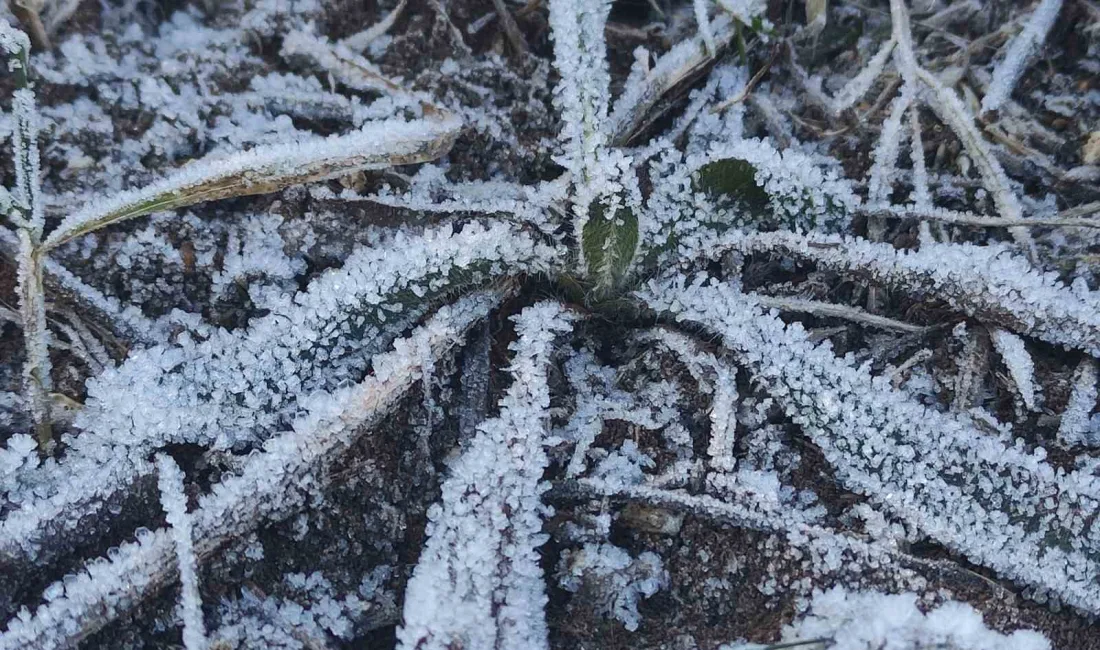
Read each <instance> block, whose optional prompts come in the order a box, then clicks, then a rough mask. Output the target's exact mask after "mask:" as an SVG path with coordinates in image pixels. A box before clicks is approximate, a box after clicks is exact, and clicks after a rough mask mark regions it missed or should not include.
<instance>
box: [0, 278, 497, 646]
mask: <svg viewBox="0 0 1100 650" xmlns="http://www.w3.org/2000/svg"><path fill="white" fill-rule="evenodd" d="M500 298H501V296H500V295H499V294H485V293H473V294H470V295H468V296H466V297H464V298H461V299H459V300H458V301H456V302H455V303H454V304H453V305H449V306H446V307H442V308H440V309H439V310H438V311H437V312H436V313H435V315H434V316H432V318H430V319H429V320H428V321H427V322H426V323H425V324H424V325H422V326H421V327H419V328H417V329H416V330H415V331H413V333H412V334H410V335H409V336H408V337H406V338H404V339H401V340H398V341H397V342H395V344H394V346H393V347H394V349H393V350H392V351H391V352H388V353H386V354H381V355H378V356H376V357H375V359H374V374H372V375H371V376H369V377H368V378H367V379H366V380H364V381H363V382H361V383H359V384H356V385H354V386H350V387H347V388H343V389H339V390H336V391H333V392H332V393H329V394H327V395H324V396H321V395H318V396H315V398H314V399H313V400H312V403H311V405H310V406H311V408H310V409H309V410H308V411H307V412H305V413H304V414H303V415H301V416H300V417H298V418H297V419H296V420H295V421H294V423H293V426H292V427H291V428H290V429H289V430H287V431H284V432H283V433H281V434H280V435H279V436H276V437H274V438H272V439H271V440H268V441H267V443H266V444H265V445H264V449H263V452H262V453H256V454H252V455H250V456H248V458H247V460H246V461H245V462H244V464H243V466H242V468H241V470H240V472H239V474H236V475H233V476H229V477H228V478H225V479H223V480H222V482H221V483H219V484H217V485H215V486H214V488H213V490H212V492H211V493H210V494H207V495H205V496H203V497H202V498H201V499H199V505H198V507H197V508H196V509H195V510H194V511H193V512H192V513H191V517H190V518H191V521H192V522H193V537H194V539H195V540H199V541H198V543H197V544H196V545H195V547H196V549H197V550H198V553H199V555H200V558H199V559H200V560H201V559H203V556H204V554H208V553H211V552H213V550H214V549H217V548H219V547H221V546H222V545H224V544H226V543H228V542H229V541H231V540H235V539H239V538H240V537H242V536H243V535H246V534H247V533H248V532H250V531H252V530H254V529H255V528H256V527H258V526H259V525H260V524H261V523H264V522H268V521H272V520H276V519H282V518H285V517H287V516H289V515H291V514H293V513H294V512H296V511H298V510H300V509H301V508H303V507H304V506H305V505H306V503H307V498H308V494H307V491H306V490H303V488H302V483H303V481H306V478H307V477H310V476H324V475H326V473H327V470H328V468H330V466H331V465H330V464H331V463H332V462H334V461H335V460H336V459H338V458H339V457H340V456H341V455H342V454H344V453H346V452H347V450H348V449H349V448H350V447H351V446H352V445H353V444H354V443H355V441H356V440H358V438H359V436H360V435H361V434H362V433H364V431H363V429H364V427H365V425H367V424H370V423H373V422H377V421H378V420H379V419H380V418H381V417H382V416H383V415H384V414H385V413H387V412H388V411H389V409H391V408H392V407H393V406H394V405H395V404H396V403H397V402H398V401H399V400H400V398H401V397H402V396H403V395H404V394H405V393H406V392H407V391H408V390H409V389H410V388H411V387H412V386H413V384H415V383H416V382H417V381H418V380H419V379H420V377H421V371H422V368H421V365H420V364H421V362H422V360H423V359H424V358H425V352H424V351H425V350H427V349H430V350H433V351H434V355H435V356H438V355H440V354H442V353H443V352H445V351H446V350H448V349H450V348H452V347H454V346H455V345H457V344H458V343H459V342H460V341H461V340H462V336H463V335H464V334H465V332H466V331H467V330H468V329H469V328H470V326H472V325H473V323H474V322H476V321H478V320H480V319H481V318H484V317H485V315H486V314H487V313H488V312H489V310H490V309H492V308H493V307H495V306H496V305H497V304H498V303H499V300H500ZM105 467H106V468H109V467H110V466H109V465H108V466H105ZM72 487H73V489H81V488H82V487H83V486H82V485H80V484H79V483H74V484H73V486H72ZM5 524H7V521H5ZM6 532H7V531H6ZM174 557H175V552H174V543H173V538H172V534H171V532H170V531H169V530H167V529H161V530H157V531H154V532H149V531H145V532H144V533H142V532H140V531H139V534H138V536H137V542H135V543H127V544H123V545H122V546H121V547H120V548H118V549H117V551H115V552H112V553H110V554H109V555H108V559H107V560H106V561H104V560H103V559H102V558H97V559H95V560H92V561H89V562H87V563H85V564H84V568H83V569H82V570H81V571H80V572H78V573H75V574H70V575H69V576H66V578H64V579H63V580H62V581H61V583H62V584H63V585H64V588H65V596H64V597H62V598H56V599H54V600H52V601H50V602H49V603H47V604H44V605H42V606H40V607H39V608H38V609H37V610H36V611H35V612H34V613H33V615H32V614H30V613H28V615H27V616H23V617H17V618H15V619H13V620H12V621H10V622H9V623H8V627H7V630H6V631H4V632H3V633H2V634H0V650H18V649H22V648H26V647H32V644H38V645H41V646H44V647H62V646H69V645H72V644H73V643H75V642H76V641H77V639H81V638H85V637H86V636H88V635H89V634H91V633H92V632H95V631H96V630H99V629H101V628H102V627H103V626H105V625H107V624H108V623H110V622H111V621H112V620H114V619H115V618H117V617H119V616H121V615H123V614H125V613H126V612H128V611H130V610H131V609H132V608H134V607H136V606H137V605H139V604H140V603H141V601H142V600H143V599H144V598H146V597H148V596H150V595H152V594H153V593H155V592H156V591H157V590H159V589H160V588H161V587H163V586H164V583H165V581H166V580H171V579H172V576H173V575H174V568H175V559H174Z"/></svg>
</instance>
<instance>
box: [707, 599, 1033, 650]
mask: <svg viewBox="0 0 1100 650" xmlns="http://www.w3.org/2000/svg"><path fill="white" fill-rule="evenodd" d="M813 642H817V643H827V644H828V647H830V648H836V649H837V650H876V649H878V648H892V649H896V650H919V649H920V648H929V647H932V648H943V649H944V650H1049V649H1050V647H1051V645H1050V641H1048V640H1047V639H1046V637H1044V636H1043V635H1042V634H1039V633H1038V632H1033V631H1031V630H1018V631H1016V632H1013V633H1011V634H1001V633H1000V632H997V631H995V630H991V629H989V628H988V627H986V625H985V623H984V622H983V621H982V615H981V614H980V613H978V612H977V611H976V610H975V609H974V608H973V607H971V606H970V605H967V604H965V603H960V602H957V601H948V602H945V603H943V604H940V605H938V606H936V607H935V608H932V609H931V610H929V611H927V612H925V611H922V609H921V608H920V607H918V603H917V597H916V595H914V594H899V595H892V594H884V593H880V592H874V591H867V592H859V591H848V590H846V589H844V588H842V587H834V588H833V589H829V590H828V591H818V592H816V593H815V594H814V596H813V600H812V601H811V603H810V610H809V612H807V613H806V614H805V615H804V616H802V617H800V618H799V619H798V620H797V621H796V622H795V623H794V624H792V625H788V626H786V627H784V628H783V637H782V641H781V643H791V644H795V643H803V644H810V643H813ZM762 647H763V646H758V645H725V646H722V648H723V649H724V650H750V648H762Z"/></svg>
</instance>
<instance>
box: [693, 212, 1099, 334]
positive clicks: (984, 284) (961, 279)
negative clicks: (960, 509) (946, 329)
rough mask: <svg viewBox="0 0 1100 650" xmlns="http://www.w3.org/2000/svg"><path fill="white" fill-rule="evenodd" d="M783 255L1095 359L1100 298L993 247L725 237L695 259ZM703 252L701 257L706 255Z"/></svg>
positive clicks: (781, 235) (706, 246) (756, 235)
mask: <svg viewBox="0 0 1100 650" xmlns="http://www.w3.org/2000/svg"><path fill="white" fill-rule="evenodd" d="M729 250H739V251H742V252H745V253H749V252H756V253H769V252H770V253H774V254H779V255H787V256H792V257H796V258H798V259H802V260H806V261H810V262H813V263H815V264H818V265H819V266H821V267H824V268H828V269H832V270H835V271H840V272H847V273H859V274H865V275H866V276H867V277H868V278H870V279H871V280H872V281H874V282H878V283H881V284H885V285H888V286H895V287H898V288H900V289H904V290H905V291H908V292H910V293H913V294H916V295H920V296H933V297H935V298H938V299H940V300H944V301H946V302H947V303H948V304H950V305H951V306H952V307H954V308H955V309H958V310H960V311H962V312H963V313H965V314H967V315H969V316H973V317H975V318H978V319H980V320H983V321H986V322H989V323H992V324H996V325H999V326H1001V327H1004V328H1008V329H1012V330H1015V331H1017V332H1019V333H1021V334H1027V335H1029V336H1033V337H1035V338H1038V339H1040V340H1043V341H1047V342H1048V343H1053V344H1056V345H1060V346H1063V347H1065V348H1079V349H1083V350H1086V351H1087V352H1089V353H1090V354H1094V355H1100V297H1098V296H1097V294H1096V292H1088V291H1086V292H1084V293H1082V292H1079V291H1075V290H1073V289H1071V288H1070V287H1067V286H1066V285H1065V284H1063V283H1062V282H1061V281H1059V280H1058V278H1057V276H1056V275H1055V274H1052V273H1040V272H1038V271H1037V270H1036V269H1035V268H1033V267H1032V266H1031V264H1029V263H1028V262H1027V261H1026V260H1024V259H1021V258H1020V257H1017V256H1015V255H1013V254H1012V253H1011V252H1010V251H1009V250H1008V249H1006V248H1005V247H1003V246H999V245H991V246H975V245H973V244H969V243H961V244H942V243H936V244H930V245H926V246H922V247H921V249H920V250H918V251H906V250H897V249H895V248H894V247H893V246H892V245H890V244H878V243H874V242H870V241H867V240H865V239H861V238H855V237H839V236H830V235H823V234H816V233H812V234H806V235H801V234H796V233H785V232H772V233H745V232H740V231H732V232H729V233H727V234H725V235H723V236H722V237H720V238H718V239H717V240H710V241H707V242H705V244H704V245H703V246H702V247H701V250H700V251H697V252H695V253H694V254H695V255H705V256H706V257H707V258H709V259H718V258H719V257H720V256H721V255H723V254H724V253H725V252H726V251H729ZM704 251H705V252H704Z"/></svg>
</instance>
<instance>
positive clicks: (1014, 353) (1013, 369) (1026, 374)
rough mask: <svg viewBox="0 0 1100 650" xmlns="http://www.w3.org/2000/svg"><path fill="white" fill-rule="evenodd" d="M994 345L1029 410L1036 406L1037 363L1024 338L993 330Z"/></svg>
mask: <svg viewBox="0 0 1100 650" xmlns="http://www.w3.org/2000/svg"><path fill="white" fill-rule="evenodd" d="M992 338H993V347H995V348H996V349H997V352H998V353H1000V355H1001V359H1002V360H1003V361H1004V364H1005V367H1006V368H1008V372H1009V374H1010V375H1011V376H1012V383H1013V384H1015V386H1016V390H1017V391H1018V392H1019V393H1020V399H1022V400H1023V401H1024V406H1026V407H1027V409H1028V410H1029V411H1034V410H1035V406H1036V401H1035V400H1036V391H1037V387H1036V385H1035V363H1034V362H1033V361H1032V360H1031V355H1030V354H1028V351H1027V347H1026V346H1025V345H1024V340H1023V339H1021V338H1020V337H1018V336H1016V335H1015V334H1013V333H1012V332H1006V331H1005V330H1002V329H998V330H994V331H993V336H992Z"/></svg>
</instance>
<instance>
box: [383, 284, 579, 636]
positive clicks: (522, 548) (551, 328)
mask: <svg viewBox="0 0 1100 650" xmlns="http://www.w3.org/2000/svg"><path fill="white" fill-rule="evenodd" d="M570 320H571V318H570V316H569V315H568V313H567V312H565V311H564V310H563V309H562V308H561V306H559V305H557V304H555V303H538V304H536V305H533V306H531V307H528V308H526V309H524V310H523V311H522V312H520V314H519V315H518V316H516V317H515V321H516V335H517V340H516V341H515V342H514V343H513V344H512V345H511V349H512V351H513V353H514V356H513V357H512V361H511V366H510V367H511V372H512V375H513V382H512V385H511V386H510V387H509V389H508V391H507V392H506V393H505V395H504V397H503V398H502V399H501V401H500V415H499V416H498V417H496V418H494V419H492V420H489V421H486V422H483V423H482V424H481V425H480V426H479V427H478V433H477V435H475V436H474V438H473V440H471V441H470V444H469V446H468V447H467V448H466V449H465V450H464V451H463V454H462V456H461V457H460V458H459V460H458V461H457V462H456V463H455V465H454V466H453V467H452V468H451V474H450V476H449V477H448V478H447V480H446V481H444V483H443V486H442V492H443V496H442V502H441V503H440V504H439V505H438V506H436V507H433V509H432V510H431V511H430V512H429V514H428V517H429V522H428V527H427V536H428V540H427V542H426V544H425V547H424V549H423V551H422V552H421V554H420V560H419V562H418V563H417V565H416V569H415V570H414V571H413V575H412V578H410V579H409V584H408V587H407V590H406V594H405V612H404V623H403V625H402V626H401V628H400V629H399V630H398V633H397V639H398V647H400V648H406V649H410V650H411V649H414V648H415V649H423V650H432V649H438V650H444V649H447V648H453V647H456V646H461V647H463V648H467V649H469V650H491V649H498V650H508V649H514V650H535V649H537V648H546V647H548V641H547V633H548V632H547V627H546V620H545V614H544V608H545V606H546V601H547V598H546V594H545V587H544V584H543V580H542V571H541V569H540V568H539V566H538V562H539V556H538V553H537V552H536V548H537V547H538V546H540V545H541V544H542V543H543V542H544V541H545V537H544V536H543V535H542V533H541V530H542V517H541V515H542V511H543V506H542V504H541V501H540V496H539V495H540V494H541V493H542V492H543V491H544V490H545V489H546V486H545V485H544V484H542V474H543V472H544V471H545V469H546V466H547V463H548V459H547V456H546V452H545V450H544V448H543V447H544V444H545V439H546V425H547V417H548V415H547V412H546V409H547V408H548V407H549V405H550V390H549V387H548V386H547V384H546V365H547V363H548V362H549V360H550V355H551V353H552V352H553V343H554V339H555V337H556V336H557V335H559V334H561V333H563V332H567V331H569V329H570V327H571V326H570Z"/></svg>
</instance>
